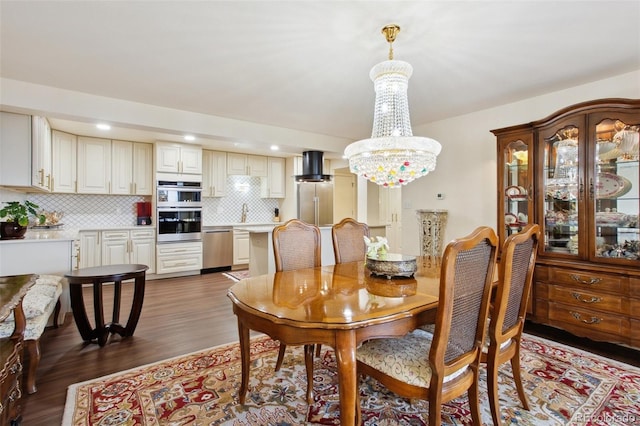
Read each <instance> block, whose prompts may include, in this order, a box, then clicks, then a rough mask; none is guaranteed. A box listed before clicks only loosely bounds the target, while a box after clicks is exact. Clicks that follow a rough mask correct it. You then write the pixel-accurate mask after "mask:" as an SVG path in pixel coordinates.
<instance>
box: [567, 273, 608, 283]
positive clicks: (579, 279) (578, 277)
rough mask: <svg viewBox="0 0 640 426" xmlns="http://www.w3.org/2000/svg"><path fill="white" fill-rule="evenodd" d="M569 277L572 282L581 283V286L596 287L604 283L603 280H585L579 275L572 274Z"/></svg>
mask: <svg viewBox="0 0 640 426" xmlns="http://www.w3.org/2000/svg"><path fill="white" fill-rule="evenodd" d="M569 276H570V277H571V279H572V280H574V281H576V282H579V283H580V284H587V285H594V284H598V283H599V282H600V281H602V278H590V279H588V280H583V279H582V278H581V277H580V276H579V275H575V274H571V275H569Z"/></svg>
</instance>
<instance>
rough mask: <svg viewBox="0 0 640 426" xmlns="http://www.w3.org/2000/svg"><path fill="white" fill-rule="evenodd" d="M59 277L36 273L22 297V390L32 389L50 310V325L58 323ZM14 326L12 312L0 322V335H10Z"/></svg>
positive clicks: (3, 336)
mask: <svg viewBox="0 0 640 426" xmlns="http://www.w3.org/2000/svg"><path fill="white" fill-rule="evenodd" d="M62 279H63V278H62V277H59V276H57V275H39V276H38V278H37V279H36V283H35V284H34V285H33V286H32V287H31V288H30V289H29V291H28V292H27V294H26V295H25V296H24V298H23V299H22V309H23V311H24V315H25V317H26V322H27V324H26V327H25V330H24V345H25V349H26V351H27V353H28V359H27V362H28V365H27V371H26V378H25V383H26V390H27V392H28V393H30V394H32V393H34V392H36V390H37V389H36V370H37V369H38V364H39V363H40V336H42V333H43V332H44V329H45V327H46V326H47V324H48V323H49V318H50V317H51V314H52V313H53V314H54V315H53V326H54V327H56V328H57V327H58V316H59V314H60V295H61V294H62ZM14 328H15V323H14V319H13V314H11V315H9V317H7V318H6V319H5V320H4V321H2V322H0V338H5V337H9V336H11V334H12V333H13V330H14Z"/></svg>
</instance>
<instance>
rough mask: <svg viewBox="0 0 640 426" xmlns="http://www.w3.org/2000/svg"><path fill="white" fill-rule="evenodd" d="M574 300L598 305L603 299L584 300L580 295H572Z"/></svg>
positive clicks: (593, 297) (592, 297)
mask: <svg viewBox="0 0 640 426" xmlns="http://www.w3.org/2000/svg"><path fill="white" fill-rule="evenodd" d="M571 295H572V296H573V298H574V299H576V300H579V301H580V302H582V303H598V302H602V298H600V297H595V296H591V299H583V298H582V295H581V294H580V293H571Z"/></svg>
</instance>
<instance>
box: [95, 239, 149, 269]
mask: <svg viewBox="0 0 640 426" xmlns="http://www.w3.org/2000/svg"><path fill="white" fill-rule="evenodd" d="M155 245H156V240H155V231H154V230H153V229H134V230H105V231H102V244H101V252H102V253H101V264H102V265H103V266H104V265H117V264H123V263H125V264H141V265H147V266H148V267H149V269H148V270H147V273H149V274H152V273H154V272H155Z"/></svg>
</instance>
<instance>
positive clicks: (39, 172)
mask: <svg viewBox="0 0 640 426" xmlns="http://www.w3.org/2000/svg"><path fill="white" fill-rule="evenodd" d="M38 174H39V175H40V183H39V184H38V185H40V186H44V169H40V170H39V171H38Z"/></svg>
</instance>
